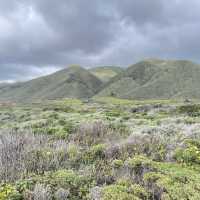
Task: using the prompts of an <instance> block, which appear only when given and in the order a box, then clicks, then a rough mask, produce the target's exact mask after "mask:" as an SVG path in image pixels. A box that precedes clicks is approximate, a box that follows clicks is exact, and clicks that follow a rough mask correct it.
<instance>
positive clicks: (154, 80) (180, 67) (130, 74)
mask: <svg viewBox="0 0 200 200" xmlns="http://www.w3.org/2000/svg"><path fill="white" fill-rule="evenodd" d="M110 95H113V96H116V97H120V98H134V99H156V98H157V99H169V98H200V65H198V64H195V63H193V62H190V61H184V60H158V59H149V60H145V61H141V62H139V63H136V64H134V65H132V66H130V67H129V68H128V69H127V70H126V71H124V72H123V73H122V74H120V75H118V76H116V77H114V78H113V79H112V80H111V81H109V83H108V84H107V85H106V86H105V87H104V89H103V90H102V91H100V93H99V94H98V96H110Z"/></svg>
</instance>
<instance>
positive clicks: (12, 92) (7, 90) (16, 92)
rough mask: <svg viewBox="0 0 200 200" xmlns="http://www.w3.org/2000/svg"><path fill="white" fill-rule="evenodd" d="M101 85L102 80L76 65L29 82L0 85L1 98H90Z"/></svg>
mask: <svg viewBox="0 0 200 200" xmlns="http://www.w3.org/2000/svg"><path fill="white" fill-rule="evenodd" d="M101 86H102V82H101V80H99V79H98V78H97V77H95V76H94V75H93V74H91V73H90V72H89V71H88V70H86V69H83V68H81V67H78V66H76V67H75V66H74V67H69V68H66V69H63V70H61V71H58V72H56V73H54V74H51V75H48V76H44V77H40V78H37V79H34V80H31V81H28V82H22V83H16V84H10V85H7V86H6V87H0V100H15V101H23V100H24V101H27V100H41V99H55V98H63V97H70V98H88V97H91V96H93V95H94V94H96V93H97V92H98V91H99V89H100V88H101Z"/></svg>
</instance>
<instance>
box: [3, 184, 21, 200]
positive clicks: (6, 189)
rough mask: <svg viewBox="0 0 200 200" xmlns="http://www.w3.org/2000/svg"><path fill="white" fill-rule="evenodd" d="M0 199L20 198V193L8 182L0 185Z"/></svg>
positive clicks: (15, 199) (14, 199) (18, 199)
mask: <svg viewBox="0 0 200 200" xmlns="http://www.w3.org/2000/svg"><path fill="white" fill-rule="evenodd" d="M0 200H22V195H21V194H20V193H19V192H18V191H17V190H16V188H15V187H14V186H12V185H9V184H3V185H1V186H0Z"/></svg>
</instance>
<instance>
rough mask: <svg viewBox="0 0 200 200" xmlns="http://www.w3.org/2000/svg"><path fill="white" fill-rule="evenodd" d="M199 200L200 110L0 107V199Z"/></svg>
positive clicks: (132, 104) (68, 103)
mask: <svg viewBox="0 0 200 200" xmlns="http://www.w3.org/2000/svg"><path fill="white" fill-rule="evenodd" d="M6 199H10V200H31V199H34V200H65V199H70V200H80V199H92V200H170V199H172V200H180V199H181V200H199V199H200V104H198V102H196V101H192V102H190V101H186V102H183V101H182V102H181V101H173V100H169V101H166V100H162V101H155V100H154V101H150V100H148V101H130V100H121V99H116V98H96V99H92V100H89V101H85V102H83V101H80V100H76V99H65V100H60V101H47V102H41V103H37V104H29V105H28V104H27V105H23V106H22V105H13V104H9V103H8V104H5V103H4V104H2V105H1V106H0V200H6Z"/></svg>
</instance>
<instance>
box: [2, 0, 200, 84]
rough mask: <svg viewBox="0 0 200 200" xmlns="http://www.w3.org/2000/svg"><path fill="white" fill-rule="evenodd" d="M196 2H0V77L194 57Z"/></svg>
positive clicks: (198, 19) (198, 28) (199, 28)
mask: <svg viewBox="0 0 200 200" xmlns="http://www.w3.org/2000/svg"><path fill="white" fill-rule="evenodd" d="M199 9H200V1H199V0H190V1H186V0H173V1H170V2H169V1H165V0H153V1H149V0H134V1H132V0H124V1H121V0H109V1H108V0H95V1H94V0H84V1H83V0H75V1H74V0H59V1H55V0H6V1H4V0H0V81H2V80H20V79H29V78H32V77H34V76H39V75H43V74H46V73H51V72H53V71H55V70H56V69H57V68H61V67H64V66H67V65H70V64H74V63H76V64H81V65H84V66H95V65H122V66H126V65H129V64H131V63H134V62H136V61H138V60H141V59H143V58H147V57H162V58H177V59H191V60H195V61H200V58H199V49H200V41H199V33H200V12H199Z"/></svg>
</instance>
